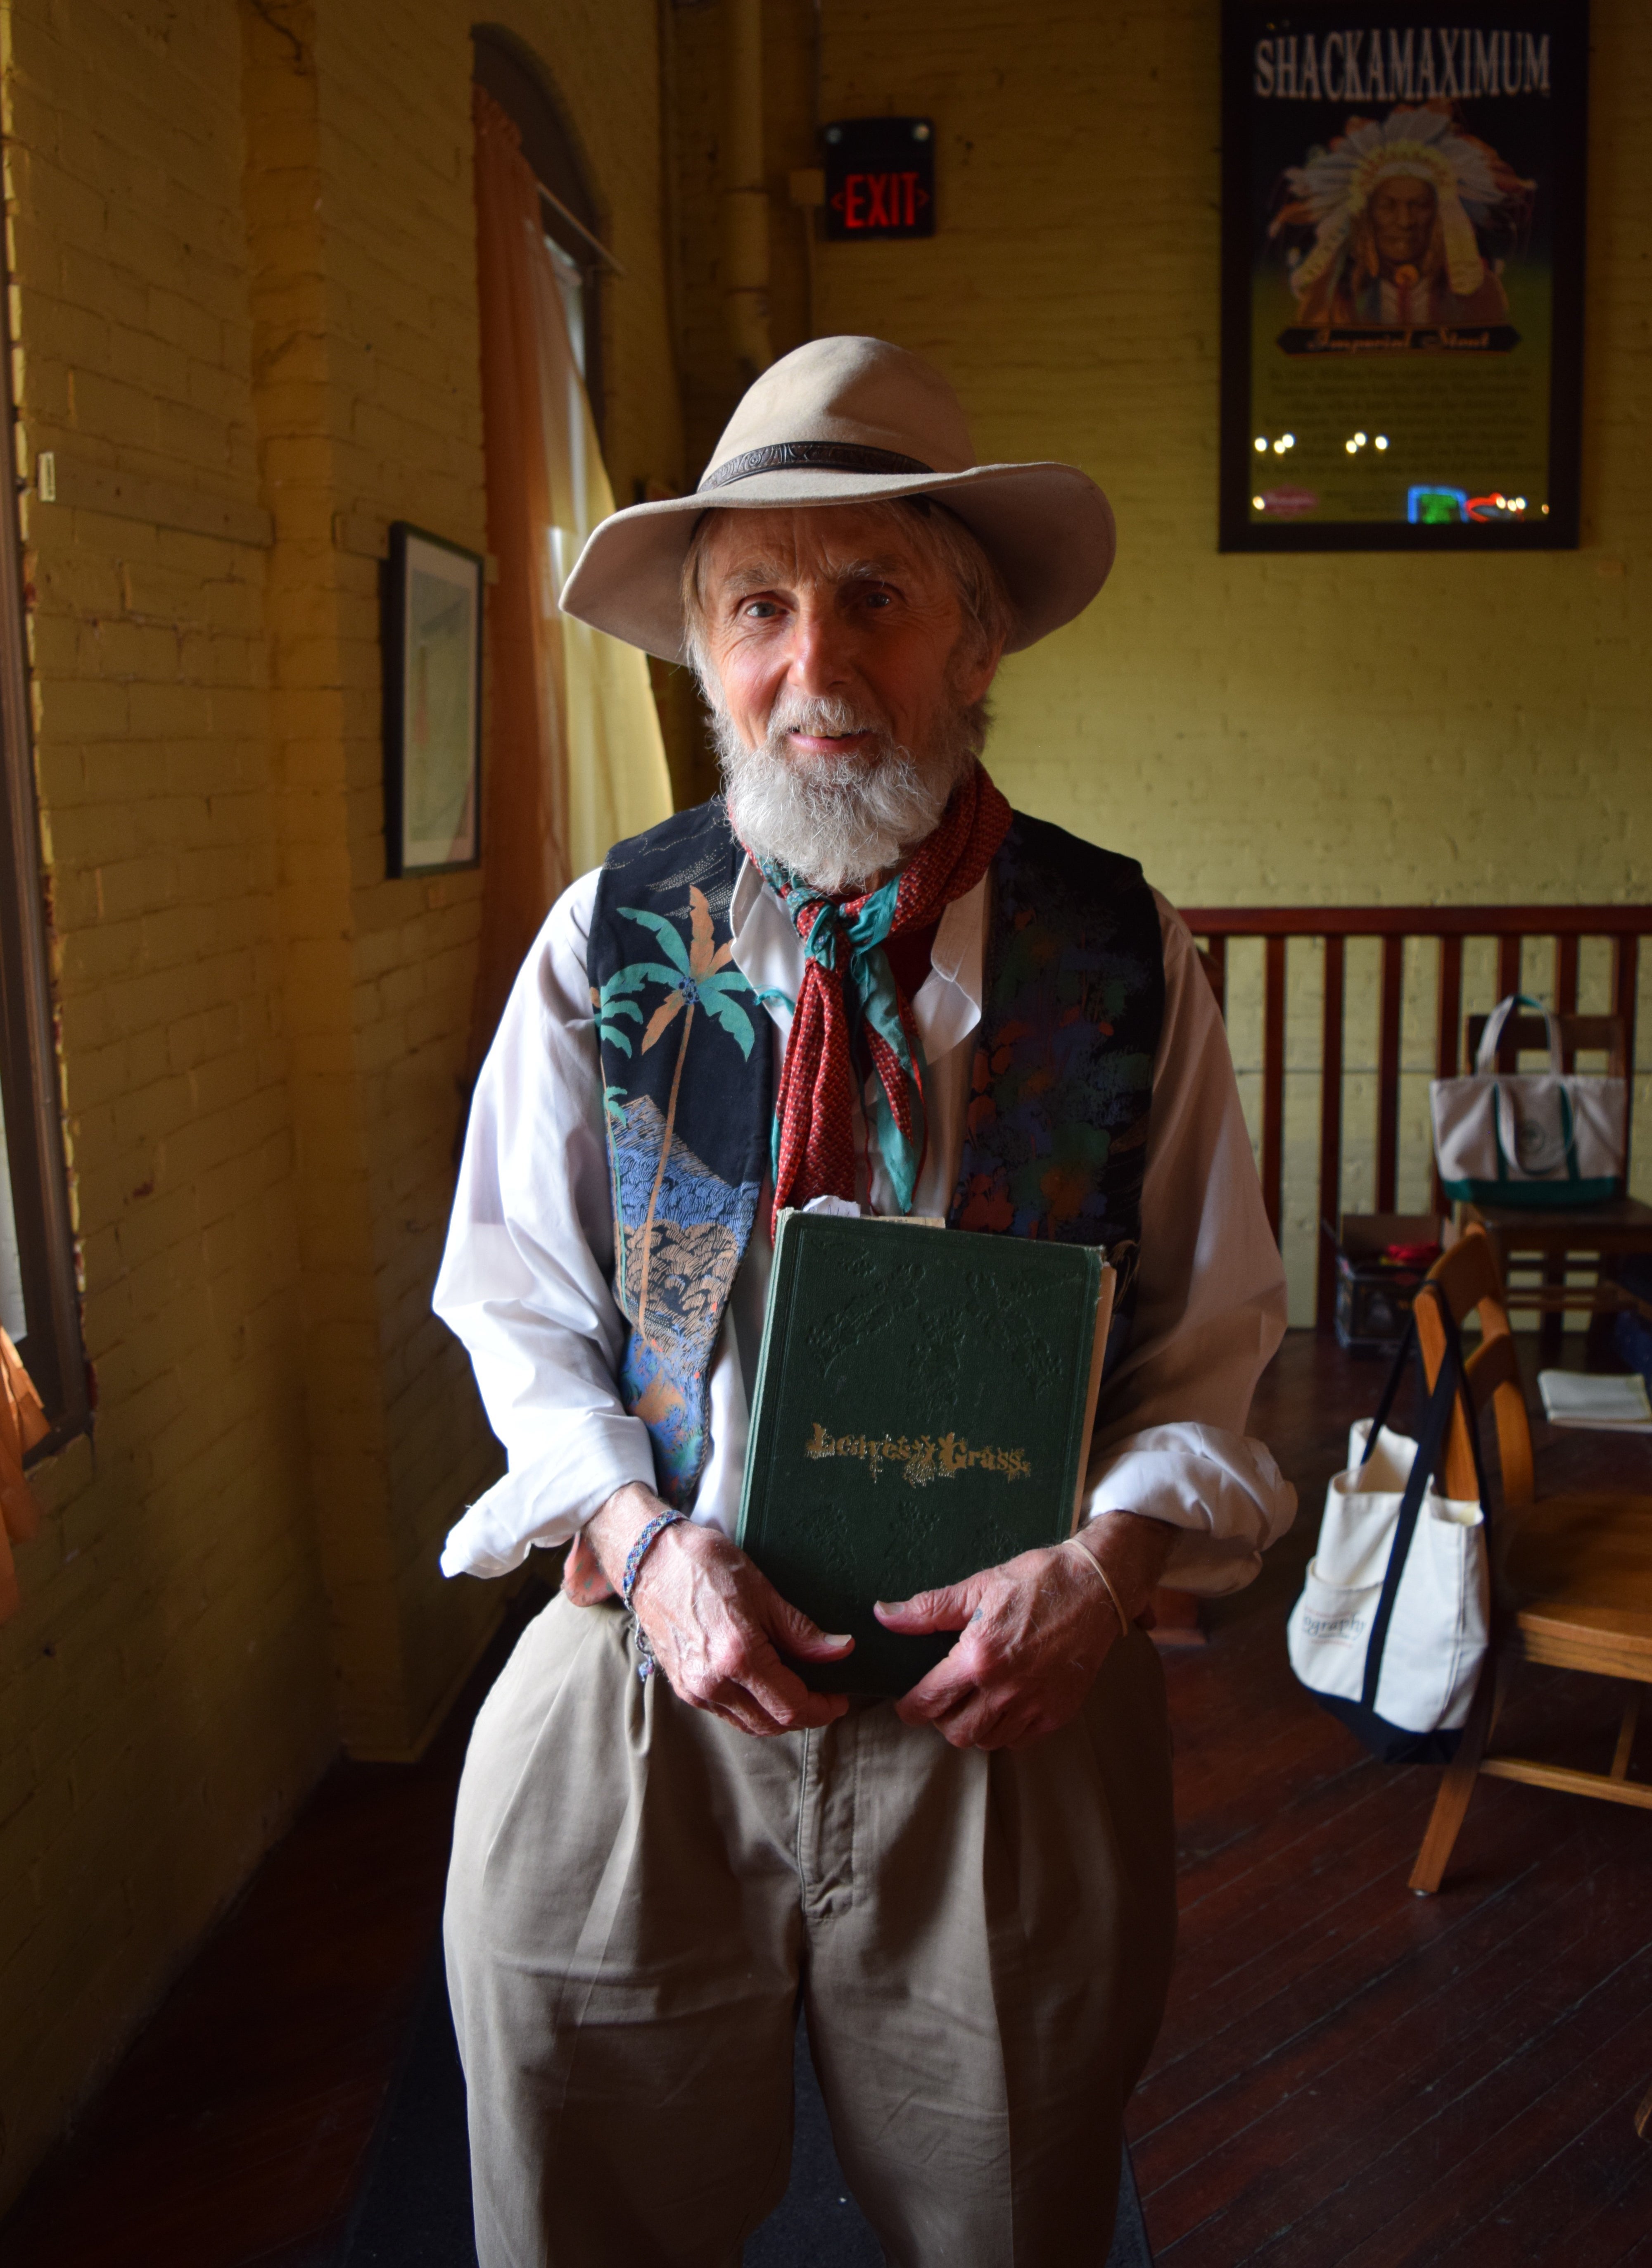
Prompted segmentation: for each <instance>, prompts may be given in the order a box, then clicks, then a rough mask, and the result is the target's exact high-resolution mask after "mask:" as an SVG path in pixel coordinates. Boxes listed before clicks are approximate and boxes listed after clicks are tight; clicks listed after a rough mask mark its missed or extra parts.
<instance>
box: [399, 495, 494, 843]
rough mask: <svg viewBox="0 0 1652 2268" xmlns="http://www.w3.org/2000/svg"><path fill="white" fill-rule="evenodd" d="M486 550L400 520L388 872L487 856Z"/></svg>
mask: <svg viewBox="0 0 1652 2268" xmlns="http://www.w3.org/2000/svg"><path fill="white" fill-rule="evenodd" d="M482 577H483V562H482V559H481V554H480V553H478V552H474V551H465V550H462V549H460V548H459V545H458V544H456V543H444V541H442V539H441V537H440V536H437V535H427V534H425V533H424V531H423V529H422V528H417V527H409V526H408V525H407V521H406V520H401V519H399V520H396V521H394V522H393V523H392V526H391V530H390V564H389V567H388V569H387V571H386V572H385V626H384V627H385V637H384V647H385V869H386V872H387V873H389V874H391V875H392V876H395V875H397V874H439V873H444V871H446V870H447V869H449V868H451V867H455V866H474V865H479V864H480V862H481V627H482Z"/></svg>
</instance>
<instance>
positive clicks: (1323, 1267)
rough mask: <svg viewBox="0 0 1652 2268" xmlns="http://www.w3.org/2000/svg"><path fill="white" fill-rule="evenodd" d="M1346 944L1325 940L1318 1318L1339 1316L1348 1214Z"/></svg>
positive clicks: (1319, 1324) (1328, 1320)
mask: <svg viewBox="0 0 1652 2268" xmlns="http://www.w3.org/2000/svg"><path fill="white" fill-rule="evenodd" d="M1343 945H1344V940H1343V939H1341V938H1340V937H1328V938H1326V939H1325V1016H1324V1020H1323V1023H1322V1025H1321V1027H1320V1039H1319V1262H1318V1268H1317V1270H1315V1274H1314V1323H1315V1327H1316V1329H1319V1330H1322V1331H1328V1330H1330V1329H1331V1328H1332V1326H1333V1323H1334V1322H1335V1321H1336V1304H1337V1256H1336V1241H1337V1238H1338V1236H1339V1234H1340V1233H1341V1225H1342V1224H1341V1217H1342V996H1343Z"/></svg>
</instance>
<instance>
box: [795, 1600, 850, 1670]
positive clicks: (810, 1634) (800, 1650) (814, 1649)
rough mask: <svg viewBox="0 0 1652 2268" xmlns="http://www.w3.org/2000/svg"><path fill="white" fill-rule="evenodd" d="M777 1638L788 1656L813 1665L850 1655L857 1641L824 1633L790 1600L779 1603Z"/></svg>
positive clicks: (843, 1633)
mask: <svg viewBox="0 0 1652 2268" xmlns="http://www.w3.org/2000/svg"><path fill="white" fill-rule="evenodd" d="M778 1606H779V1611H778V1613H777V1614H776V1616H775V1624H776V1628H775V1636H776V1637H777V1638H779V1640H780V1642H781V1645H782V1647H783V1648H784V1649H785V1651H786V1652H787V1653H793V1654H800V1655H802V1656H803V1657H804V1659H805V1660H807V1661H831V1660H833V1659H834V1658H835V1657H836V1656H837V1655H838V1654H841V1653H848V1650H849V1648H850V1647H851V1646H853V1645H854V1643H855V1641H854V1639H853V1638H850V1637H848V1634H847V1633H846V1632H843V1631H823V1630H821V1629H820V1628H819V1625H818V1624H815V1623H811V1621H810V1619H809V1617H808V1616H807V1615H805V1614H804V1613H803V1612H802V1611H801V1609H798V1608H797V1607H794V1606H793V1605H792V1604H791V1602H790V1601H789V1600H788V1599H782V1600H780V1601H779V1602H778Z"/></svg>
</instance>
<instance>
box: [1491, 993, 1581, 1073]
mask: <svg viewBox="0 0 1652 2268" xmlns="http://www.w3.org/2000/svg"><path fill="white" fill-rule="evenodd" d="M1516 1008H1530V1009H1531V1011H1532V1012H1533V1013H1534V1014H1536V1015H1538V1016H1541V1017H1542V1019H1543V1020H1544V1022H1545V1024H1546V1026H1547V1027H1548V1034H1549V1069H1550V1070H1551V1071H1553V1072H1554V1073H1555V1074H1556V1076H1557V1077H1558V1076H1559V1075H1560V1071H1561V1068H1562V1055H1563V1051H1562V1049H1561V1047H1560V1026H1559V1024H1557V1023H1556V1022H1555V1020H1554V1017H1553V1013H1552V1012H1551V1011H1550V1010H1549V1009H1547V1008H1546V1007H1545V1006H1544V1005H1543V1003H1542V1001H1541V1000H1534V999H1533V998H1532V997H1531V994H1530V992H1511V993H1510V994H1509V997H1508V998H1507V999H1506V1000H1500V1001H1499V1002H1498V1003H1497V1005H1496V1006H1495V1007H1494V1009H1493V1010H1492V1012H1491V1013H1490V1015H1489V1016H1487V1019H1486V1028H1485V1030H1484V1031H1483V1032H1482V1033H1481V1034H1480V1035H1479V1053H1478V1054H1477V1055H1476V1057H1474V1069H1475V1071H1476V1072H1477V1073H1479V1074H1480V1075H1481V1076H1483V1075H1484V1074H1485V1073H1486V1072H1487V1071H1491V1070H1492V1069H1493V1068H1494V1066H1495V1064H1496V1061H1497V1042H1499V1040H1501V1037H1502V1035H1503V1026H1504V1025H1505V1024H1506V1023H1507V1022H1508V1021H1509V1018H1510V1016H1512V1015H1513V1014H1514V1013H1515V1010H1516Z"/></svg>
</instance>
